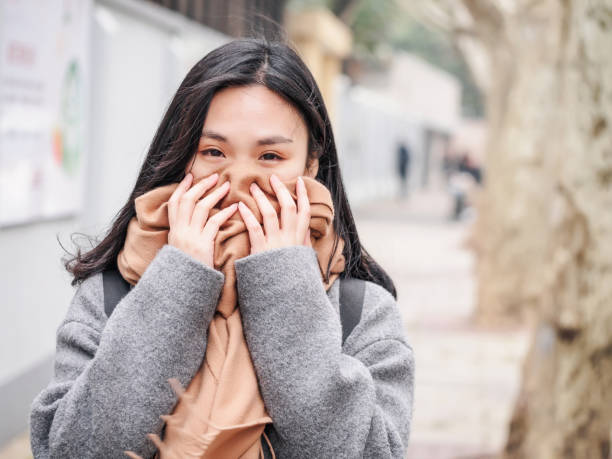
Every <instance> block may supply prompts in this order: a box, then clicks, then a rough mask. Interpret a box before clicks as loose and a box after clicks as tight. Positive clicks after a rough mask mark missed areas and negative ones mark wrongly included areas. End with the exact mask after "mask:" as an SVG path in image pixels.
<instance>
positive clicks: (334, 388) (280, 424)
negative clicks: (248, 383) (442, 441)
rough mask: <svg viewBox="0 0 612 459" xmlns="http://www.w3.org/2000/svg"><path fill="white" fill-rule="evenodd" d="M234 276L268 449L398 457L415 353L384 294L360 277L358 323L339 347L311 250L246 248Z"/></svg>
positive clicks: (336, 321)
mask: <svg viewBox="0 0 612 459" xmlns="http://www.w3.org/2000/svg"><path fill="white" fill-rule="evenodd" d="M236 274H237V281H238V294H239V301H240V305H241V314H242V318H243V322H244V331H245V337H246V340H247V344H248V345H249V349H250V351H251V355H252V358H253V364H254V366H255V369H256V372H257V376H258V379H259V383H260V387H261V391H262V396H263V398H264V402H265V404H266V407H267V409H268V411H269V413H270V416H271V417H272V419H273V426H274V431H275V438H274V440H275V442H276V447H275V450H276V452H277V455H278V456H279V457H337V458H355V457H366V458H377V459H378V458H401V457H404V455H405V453H406V449H407V444H408V439H409V434H410V423H411V419H412V409H413V393H414V389H413V386H414V357H413V351H412V348H411V346H410V345H409V344H408V342H407V340H406V337H405V334H404V330H403V327H402V319H401V316H400V314H399V308H398V306H397V303H396V302H395V299H394V298H393V296H392V295H391V294H390V293H389V292H387V291H386V290H385V289H383V288H382V287H380V286H378V285H376V284H374V283H372V282H368V283H367V284H366V286H367V288H366V294H365V298H364V309H363V313H362V320H361V321H360V323H359V324H358V325H357V326H356V327H355V329H354V330H353V332H352V333H351V335H350V336H349V337H348V338H347V340H346V341H345V343H344V345H343V344H342V327H341V324H340V318H339V317H338V314H337V313H336V312H335V310H334V308H333V305H332V304H331V301H330V299H329V297H328V295H327V294H326V292H325V289H324V287H323V283H322V282H321V273H320V270H319V266H318V263H317V259H316V253H315V251H314V250H313V249H312V248H311V247H306V246H291V247H283V248H278V249H271V250H267V251H264V252H260V253H257V254H253V255H249V256H248V257H245V258H242V259H240V260H237V261H236Z"/></svg>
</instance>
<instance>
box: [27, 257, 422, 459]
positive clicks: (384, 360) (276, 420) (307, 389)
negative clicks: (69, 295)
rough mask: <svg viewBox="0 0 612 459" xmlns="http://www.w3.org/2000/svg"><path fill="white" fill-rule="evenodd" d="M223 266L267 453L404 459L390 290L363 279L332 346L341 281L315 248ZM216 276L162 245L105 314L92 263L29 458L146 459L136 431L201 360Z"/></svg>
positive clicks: (408, 355)
mask: <svg viewBox="0 0 612 459" xmlns="http://www.w3.org/2000/svg"><path fill="white" fill-rule="evenodd" d="M235 267H236V276H237V289H238V298H239V303H240V308H241V309H240V310H241V315H242V321H243V328H244V333H245V339H246V342H247V345H248V347H249V351H250V353H251V357H252V360H253V364H254V367H255V370H256V374H257V378H258V381H259V385H260V390H261V394H262V397H263V400H264V403H265V405H266V409H267V411H268V413H269V414H270V417H271V418H272V419H273V424H269V425H268V428H267V429H266V432H267V433H268V434H269V437H270V441H271V443H272V446H273V447H274V450H275V452H276V456H277V457H278V458H280V459H284V458H361V457H365V458H401V457H404V455H405V451H406V447H407V444H408V438H409V435H410V424H411V419H412V410H413V394H414V356H413V350H412V348H411V346H410V344H409V343H408V341H407V338H406V335H405V332H404V329H403V327H402V319H401V316H400V313H399V310H398V306H397V303H396V302H395V300H394V298H393V296H392V295H391V294H390V293H389V292H388V291H387V290H385V289H383V288H382V287H380V286H379V285H377V284H374V283H373V282H367V283H366V290H365V298H364V305H363V312H362V316H361V321H360V322H359V324H358V325H357V326H356V327H355V328H354V329H353V331H352V333H351V334H350V335H349V336H348V337H347V339H346V341H345V342H344V343H342V327H341V323H340V316H339V281H338V280H336V281H335V282H334V283H333V284H332V286H331V288H330V289H329V291H327V292H326V291H325V289H324V287H323V283H322V282H321V274H320V271H319V267H318V263H317V258H316V252H315V251H314V249H312V248H311V247H307V246H291V247H282V248H276V249H271V250H268V251H265V252H260V253H256V254H252V255H249V256H247V257H245V258H242V259H239V260H237V261H236V264H235ZM223 281H224V275H223V273H221V272H220V271H217V270H215V269H212V268H210V267H208V266H206V265H204V264H203V263H201V262H199V261H197V260H196V259H194V258H192V257H191V256H190V255H188V254H186V253H185V252H183V251H181V250H179V249H177V248H175V247H173V246H170V245H164V246H163V247H162V248H161V249H160V250H159V252H158V253H157V255H156V257H155V258H154V260H153V261H152V262H151V263H150V264H149V266H148V267H147V269H146V271H145V272H144V273H143V275H142V277H141V279H140V281H139V282H138V283H137V284H136V285H135V286H134V287H133V288H132V289H131V290H130V292H129V293H128V294H127V295H126V296H125V297H124V298H123V299H122V300H121V301H120V302H119V303H118V305H117V307H116V308H115V311H114V312H113V314H112V315H111V316H110V318H107V316H106V314H105V312H104V298H103V285H102V274H101V273H98V274H95V275H92V276H90V277H89V278H87V279H86V280H84V281H83V282H82V283H81V284H80V285H79V286H78V288H77V290H76V292H75V294H74V297H73V299H72V301H71V303H70V307H69V309H68V312H67V314H66V317H65V318H64V320H63V321H62V322H61V324H60V325H59V326H58V328H57V334H56V336H57V342H56V354H55V372H54V377H53V379H52V380H51V381H50V382H49V384H48V386H47V387H46V388H45V389H44V390H43V391H42V392H40V393H39V394H38V395H37V396H36V398H35V399H34V400H33V402H32V405H31V412H30V441H31V447H32V452H33V454H34V457H35V458H64V459H65V458H81V459H84V458H123V457H127V456H125V455H124V454H123V451H124V450H132V451H135V452H136V453H138V454H140V455H141V456H143V457H152V456H153V455H154V453H155V451H156V448H155V445H154V444H153V443H152V442H151V440H149V439H148V438H147V437H146V434H147V433H149V432H153V433H157V434H160V433H161V430H162V427H163V425H164V421H163V420H162V419H161V418H160V415H162V414H169V413H170V412H172V409H173V407H174V405H175V404H176V402H177V397H176V394H175V393H174V392H173V390H172V388H171V387H170V385H169V384H168V382H167V380H168V378H171V377H176V378H177V379H178V380H179V381H180V382H181V384H182V385H183V387H187V385H188V384H189V382H190V381H191V379H192V378H193V376H194V375H195V373H196V372H197V370H198V369H199V367H200V364H201V362H202V359H203V358H204V354H205V351H206V333H207V329H208V325H209V323H210V321H211V319H212V317H213V313H214V310H215V307H216V304H217V300H218V298H219V295H220V292H221V288H222V285H223ZM264 443H265V442H264Z"/></svg>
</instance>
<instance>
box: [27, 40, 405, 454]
mask: <svg viewBox="0 0 612 459" xmlns="http://www.w3.org/2000/svg"><path fill="white" fill-rule="evenodd" d="M66 268H67V269H68V270H69V271H70V272H71V273H72V274H73V276H74V280H73V282H72V284H73V285H77V284H78V289H77V291H76V293H75V295H74V298H73V300H72V302H71V304H70V307H69V310H68V313H67V315H66V318H65V319H64V320H63V322H62V323H61V324H60V326H59V327H58V329H57V351H56V357H55V375H54V378H53V380H52V381H51V382H50V383H49V385H48V387H47V388H46V389H44V390H43V391H42V392H41V393H40V394H39V395H38V396H37V397H36V398H35V400H34V401H33V404H32V408H31V417H30V429H31V446H32V451H33V453H34V456H35V457H36V458H39V457H40V458H46V457H61V458H68V457H79V458H89V457H100V458H108V457H127V456H130V457H143V458H146V457H152V456H153V455H156V456H159V457H161V458H182V457H194V458H195V457H207V458H208V457H210V458H217V457H219V458H258V457H262V456H263V457H279V458H285V457H300V458H302V457H334V458H357V457H368V458H385V457H398V458H399V457H403V456H404V454H405V451H406V447H407V443H408V438H409V433H410V422H411V417H412V408H413V384H414V379H413V378H414V358H413V352H412V348H411V347H410V345H409V344H408V342H407V339H406V336H405V333H404V331H403V328H402V320H401V316H400V314H399V311H398V307H397V303H396V301H395V298H396V292H395V287H394V285H393V282H392V281H391V279H390V278H389V276H388V275H387V274H386V273H385V272H384V270H383V269H382V268H381V267H380V266H379V265H378V264H377V263H376V262H375V261H374V260H373V259H372V258H371V257H370V256H369V255H368V253H367V252H366V251H365V249H364V248H363V247H362V246H361V244H360V242H359V237H358V235H357V231H356V228H355V223H354V221H353V217H352V214H351V211H350V208H349V205H348V201H347V198H346V196H345V193H344V189H343V184H342V179H341V175H340V169H339V167H338V157H337V153H336V147H335V143H334V137H333V134H332V130H331V126H330V123H329V119H328V115H327V112H326V109H325V106H324V104H323V100H322V97H321V94H320V92H319V89H318V88H317V85H316V83H315V81H314V79H313V77H312V75H311V74H310V72H309V71H308V69H307V68H306V66H305V65H304V63H303V62H302V61H301V60H300V58H299V57H298V55H297V54H296V53H295V52H294V51H293V50H292V49H291V48H290V47H288V46H287V45H285V44H283V43H277V42H272V43H270V42H266V41H262V40H258V39H240V40H235V41H233V42H230V43H228V44H226V45H224V46H221V47H220V48H217V49H216V50H214V51H212V52H211V53H209V54H208V55H207V56H205V57H204V58H203V59H202V60H200V61H199V62H198V63H197V64H196V65H195V66H194V67H193V68H192V69H191V70H190V72H189V73H188V74H187V76H186V77H185V79H184V81H183V82H182V84H181V85H180V87H179V88H178V90H177V92H176V94H175V96H174V98H173V100H172V102H171V104H170V106H169V108H168V109H167V112H166V114H165V116H164V118H163V120H162V122H161V125H160V126H159V128H158V130H157V133H156V135H155V137H154V139H153V142H152V144H151V147H150V149H149V152H148V155H147V157H146V159H145V161H144V164H143V166H142V169H141V171H140V173H139V175H138V179H137V181H136V185H135V187H134V190H133V192H132V194H131V196H130V198H129V199H128V201H127V203H126V204H125V206H124V207H123V208H122V209H121V211H120V212H119V213H118V215H117V217H116V218H115V220H114V222H113V225H112V227H111V229H110V231H109V232H108V234H107V235H106V237H105V238H104V239H103V240H102V242H100V243H99V244H98V245H97V246H96V247H95V248H93V249H92V250H91V251H89V252H87V253H85V254H82V253H81V252H80V251H79V253H78V254H77V256H76V257H75V258H74V259H72V260H69V261H67V262H66ZM109 270H118V271H119V272H120V274H121V277H122V278H123V279H125V280H126V281H127V282H129V284H130V285H131V289H130V290H129V292H128V293H127V294H126V295H125V296H124V297H123V298H122V299H121V300H120V301H119V302H118V303H117V305H116V307H115V309H114V311H113V312H112V314H110V315H107V313H106V312H105V306H104V283H105V281H104V279H105V278H104V272H105V271H107V272H108V271H109ZM351 278H352V279H359V280H360V281H359V282H361V283H362V284H361V285H362V286H365V290H364V294H363V301H362V304H354V305H349V306H350V307H351V308H355V309H359V308H361V315H360V316H359V320H358V323H357V324H356V325H355V326H354V328H352V331H351V332H350V334H348V336H347V337H343V326H344V325H345V324H343V323H342V322H341V314H340V312H339V311H340V301H339V291H340V284H341V282H345V281H348V280H349V279H351ZM353 282H354V281H353ZM344 306H346V305H343V307H344ZM343 338H345V339H343Z"/></svg>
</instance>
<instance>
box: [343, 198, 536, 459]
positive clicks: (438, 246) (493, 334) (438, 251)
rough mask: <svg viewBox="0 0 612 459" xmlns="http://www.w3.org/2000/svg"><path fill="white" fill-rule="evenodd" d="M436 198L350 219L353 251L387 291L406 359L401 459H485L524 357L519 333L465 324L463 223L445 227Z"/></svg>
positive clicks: (498, 437)
mask: <svg viewBox="0 0 612 459" xmlns="http://www.w3.org/2000/svg"><path fill="white" fill-rule="evenodd" d="M449 212H450V202H449V201H448V199H447V197H446V196H445V195H444V194H442V193H419V194H418V195H412V196H411V197H410V199H409V200H408V201H398V200H387V201H385V202H382V203H381V202H378V201H377V202H376V203H372V204H371V205H362V206H360V207H359V208H357V209H355V211H354V213H355V219H356V224H357V229H358V231H359V235H360V238H361V241H362V243H363V245H364V246H365V248H366V250H368V252H369V253H370V254H371V255H372V256H373V257H374V259H375V260H376V261H377V262H378V263H379V264H381V265H382V266H383V268H384V269H385V270H386V271H387V272H388V273H389V275H390V276H391V277H392V279H393V281H394V282H395V285H396V288H397V291H398V304H399V306H400V309H401V312H402V315H403V318H404V323H405V326H406V330H407V334H408V339H409V341H410V343H411V344H412V346H413V348H414V351H415V361H416V371H415V405H414V413H413V423H412V431H411V437H410V444H409V448H408V458H409V459H450V458H462V459H467V458H472V459H476V458H480V459H483V458H485V457H486V458H489V457H494V456H495V454H496V453H497V452H499V451H500V450H501V449H502V448H503V445H504V442H505V439H506V434H507V426H508V421H509V419H510V416H511V413H512V409H513V406H514V400H515V397H516V395H517V391H518V389H519V384H520V372H521V364H522V361H523V357H524V354H525V352H526V350H527V330H526V329H505V330H503V329H497V330H493V329H483V328H478V327H476V326H475V325H474V324H473V323H472V321H471V315H472V312H473V309H474V306H475V293H476V291H475V280H474V277H473V267H474V259H473V256H472V254H471V253H470V252H469V250H468V249H466V248H465V247H464V246H463V243H464V240H465V238H466V237H467V236H468V234H469V226H470V224H469V222H450V221H449V220H448V218H447V215H449Z"/></svg>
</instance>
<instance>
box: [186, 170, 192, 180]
mask: <svg viewBox="0 0 612 459" xmlns="http://www.w3.org/2000/svg"><path fill="white" fill-rule="evenodd" d="M191 177H192V175H191V172H187V175H186V176H185V180H189V179H190V178H191Z"/></svg>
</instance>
